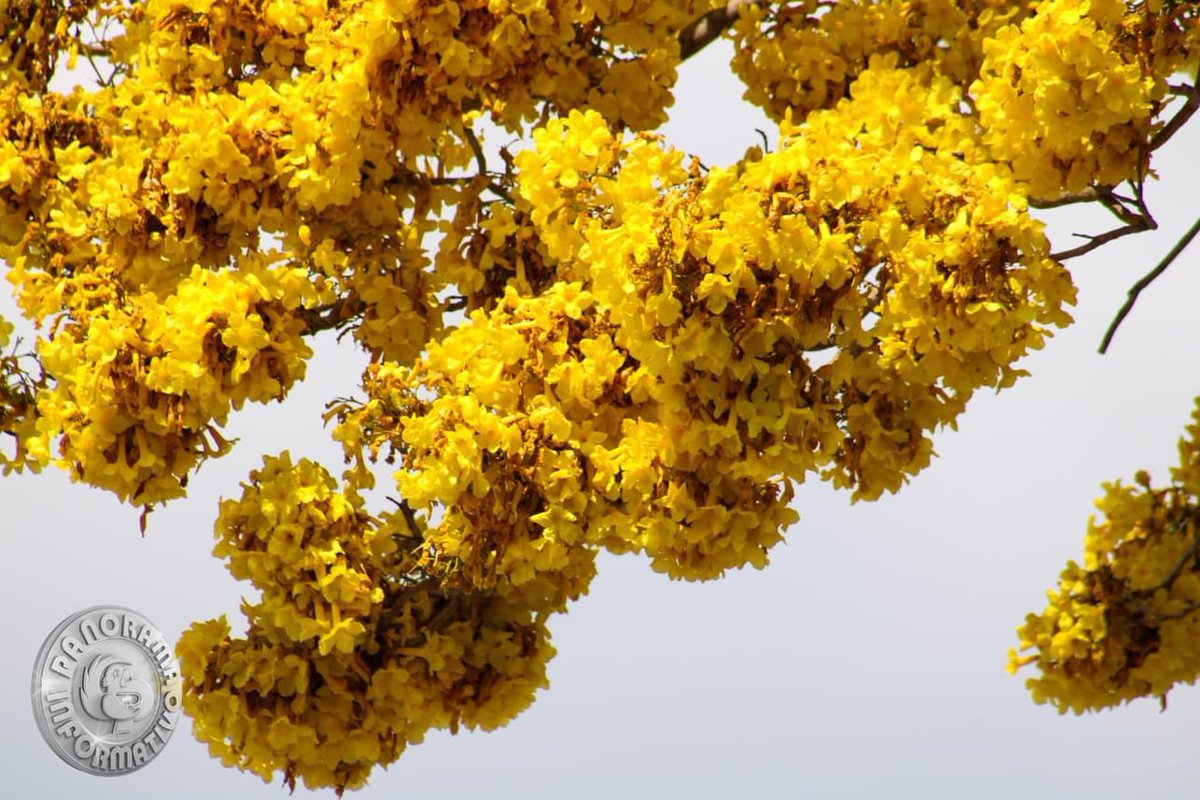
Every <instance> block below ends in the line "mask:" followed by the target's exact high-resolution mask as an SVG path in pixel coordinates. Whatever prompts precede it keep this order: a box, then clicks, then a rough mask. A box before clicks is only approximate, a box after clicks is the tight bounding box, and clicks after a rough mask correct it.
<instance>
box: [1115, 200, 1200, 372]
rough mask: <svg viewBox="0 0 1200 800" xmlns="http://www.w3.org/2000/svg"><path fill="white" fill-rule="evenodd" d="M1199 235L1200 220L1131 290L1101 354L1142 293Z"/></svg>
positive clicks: (1193, 224)
mask: <svg viewBox="0 0 1200 800" xmlns="http://www.w3.org/2000/svg"><path fill="white" fill-rule="evenodd" d="M1198 233H1200V219H1197V220H1196V221H1195V222H1193V223H1192V227H1190V228H1188V230H1187V232H1186V233H1185V234H1183V236H1182V237H1180V239H1179V241H1177V242H1176V243H1175V246H1174V247H1172V248H1171V251H1170V252H1169V253H1167V254H1166V255H1165V256H1164V257H1163V260H1162V261H1160V262H1158V266H1156V267H1155V268H1154V269H1152V270H1150V272H1148V273H1147V274H1146V275H1145V276H1144V277H1143V278H1142V279H1141V280H1140V281H1138V282H1137V283H1135V284H1134V285H1133V286H1132V287H1131V288H1130V289H1129V297H1128V298H1127V299H1126V300H1125V304H1124V305H1123V306H1121V310H1120V311H1118V312H1117V316H1116V317H1114V318H1113V321H1112V323H1111V324H1110V325H1109V326H1108V330H1107V331H1106V332H1105V333H1104V341H1102V342H1101V343H1100V352H1101V354H1103V353H1105V352H1107V351H1108V345H1109V344H1110V343H1111V342H1112V338H1113V336H1114V335H1115V334H1116V332H1117V328H1119V327H1121V323H1122V322H1124V321H1125V317H1127V316H1128V315H1129V312H1130V311H1131V310H1133V304H1134V303H1136V302H1137V299H1138V295H1140V294H1141V293H1142V290H1143V289H1145V288H1146V287H1147V286H1149V285H1150V284H1152V283H1154V281H1155V280H1156V279H1157V278H1158V276H1159V275H1162V274H1163V273H1164V272H1166V271H1167V267H1169V266H1171V264H1172V263H1173V262H1174V261H1175V259H1176V258H1178V257H1179V254H1180V253H1182V252H1183V251H1184V249H1186V248H1187V246H1188V245H1189V244H1191V243H1192V239H1195V238H1196V234H1198Z"/></svg>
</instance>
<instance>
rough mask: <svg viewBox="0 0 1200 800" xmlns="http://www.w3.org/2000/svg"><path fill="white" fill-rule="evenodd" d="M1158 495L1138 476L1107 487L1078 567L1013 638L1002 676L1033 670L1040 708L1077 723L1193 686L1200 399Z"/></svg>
mask: <svg viewBox="0 0 1200 800" xmlns="http://www.w3.org/2000/svg"><path fill="white" fill-rule="evenodd" d="M1179 454H1180V462H1179V466H1178V467H1175V468H1173V469H1172V470H1171V479H1172V482H1171V484H1170V485H1169V486H1167V487H1166V488H1163V489H1156V488H1153V487H1152V486H1151V483H1150V476H1149V475H1147V474H1146V473H1145V472H1139V473H1138V474H1137V476H1136V480H1135V483H1134V485H1132V486H1126V485H1122V484H1121V483H1120V482H1119V481H1118V482H1115V483H1111V484H1106V485H1105V487H1104V496H1103V497H1101V498H1100V499H1099V500H1098V501H1097V503H1096V506H1097V508H1098V509H1099V510H1100V513H1101V514H1102V515H1103V519H1102V520H1100V521H1097V520H1096V519H1095V518H1093V519H1092V520H1091V521H1090V522H1089V523H1088V532H1087V537H1086V538H1085V540H1084V546H1083V549H1084V553H1083V564H1077V563H1075V562H1074V561H1072V562H1070V563H1068V564H1067V567H1066V569H1064V570H1063V572H1062V576H1061V577H1060V578H1059V583H1058V586H1057V588H1055V589H1053V590H1051V591H1049V592H1048V593H1047V594H1048V596H1049V603H1048V604H1047V605H1046V608H1045V610H1044V611H1042V613H1040V614H1030V615H1029V616H1028V617H1026V619H1025V624H1024V625H1022V626H1021V628H1020V629H1019V631H1018V633H1019V634H1020V637H1021V644H1020V650H1021V651H1026V650H1030V651H1032V652H1031V653H1029V654H1021V653H1019V652H1018V651H1017V650H1010V651H1009V669H1010V671H1012V672H1016V671H1017V670H1018V669H1019V668H1021V667H1023V666H1025V665H1027V664H1033V665H1035V666H1036V668H1037V671H1038V674H1037V675H1036V676H1034V677H1031V678H1029V679H1028V680H1027V681H1026V684H1027V685H1028V687H1029V690H1030V692H1031V693H1032V694H1033V698H1034V700H1036V701H1037V702H1039V703H1050V704H1051V705H1053V706H1054V707H1055V708H1057V709H1058V710H1059V711H1060V712H1062V713H1066V712H1067V711H1068V710H1070V711H1073V712H1075V713H1076V714H1080V713H1083V712H1085V711H1095V710H1098V709H1101V708H1106V707H1109V706H1114V705H1118V704H1120V703H1125V702H1128V701H1130V700H1133V699H1135V698H1138V697H1147V696H1152V697H1157V698H1159V700H1160V701H1161V702H1162V703H1163V704H1165V703H1166V697H1167V692H1168V691H1169V690H1170V689H1171V687H1172V686H1174V685H1176V684H1179V683H1189V684H1190V683H1194V682H1195V681H1196V680H1197V678H1200V539H1198V538H1197V536H1198V535H1200V399H1198V402H1197V405H1196V409H1195V411H1194V412H1193V414H1192V424H1191V425H1190V426H1188V428H1187V435H1186V436H1185V437H1184V438H1183V439H1182V440H1181V441H1180V443H1179Z"/></svg>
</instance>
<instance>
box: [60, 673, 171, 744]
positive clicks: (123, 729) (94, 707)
mask: <svg viewBox="0 0 1200 800" xmlns="http://www.w3.org/2000/svg"><path fill="white" fill-rule="evenodd" d="M82 677H83V680H82V682H81V684H80V686H79V700H80V704H81V705H82V707H83V710H84V711H86V712H87V713H88V715H89V716H91V717H92V718H93V719H97V720H101V721H108V722H112V734H113V735H115V736H120V735H122V734H128V733H129V732H130V730H131V728H132V726H133V723H134V721H136V720H139V719H141V718H142V717H144V716H146V715H147V714H149V713H150V712H151V711H152V710H153V706H154V689H153V687H152V686H151V685H150V682H149V681H147V680H145V678H144V677H143V676H141V675H139V674H138V671H137V670H136V668H135V667H134V666H133V664H132V663H130V662H128V661H121V660H120V659H118V658H114V657H113V656H111V655H107V654H101V655H98V656H96V657H95V658H93V659H92V661H91V663H89V664H88V665H87V666H86V667H84V669H83V676H82Z"/></svg>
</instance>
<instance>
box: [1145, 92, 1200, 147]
mask: <svg viewBox="0 0 1200 800" xmlns="http://www.w3.org/2000/svg"><path fill="white" fill-rule="evenodd" d="M1172 88H1175V87H1172ZM1179 89H1180V91H1179V92H1178V94H1180V95H1182V96H1185V97H1187V102H1186V103H1184V104H1183V108H1181V109H1179V111H1178V112H1176V114H1175V116H1173V117H1171V121H1170V122H1168V123H1167V124H1166V125H1165V126H1164V127H1163V129H1162V130H1161V131H1159V132H1158V133H1156V134H1154V138H1153V139H1151V140H1150V149H1151V150H1157V149H1158V148H1160V147H1162V146H1163V145H1164V144H1166V143H1167V142H1168V141H1170V139H1171V137H1172V136H1174V135H1175V132H1176V131H1178V130H1179V129H1180V128H1182V127H1183V125H1184V123H1185V122H1187V121H1188V120H1189V119H1191V118H1192V115H1193V114H1195V113H1196V110H1197V109H1200V89H1197V88H1196V87H1195V86H1188V87H1186V88H1185V87H1179Z"/></svg>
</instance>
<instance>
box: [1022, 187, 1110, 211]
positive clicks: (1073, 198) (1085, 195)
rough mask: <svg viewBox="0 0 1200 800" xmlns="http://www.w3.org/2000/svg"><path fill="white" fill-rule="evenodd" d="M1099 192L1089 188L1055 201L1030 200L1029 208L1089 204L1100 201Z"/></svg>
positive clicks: (1094, 188)
mask: <svg viewBox="0 0 1200 800" xmlns="http://www.w3.org/2000/svg"><path fill="white" fill-rule="evenodd" d="M1100 194H1101V192H1100V190H1097V189H1096V187H1094V186H1089V187H1087V188H1086V189H1084V190H1083V191H1081V192H1079V193H1078V194H1068V195H1064V196H1063V197H1060V198H1058V199H1057V200H1032V199H1031V200H1030V201H1029V207H1030V208H1059V207H1061V206H1072V205H1075V204H1076V203H1090V202H1092V201H1093V200H1099V199H1100Z"/></svg>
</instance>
